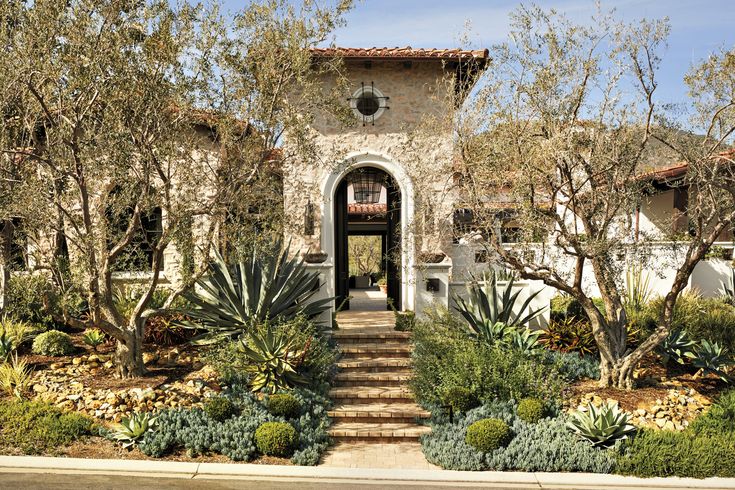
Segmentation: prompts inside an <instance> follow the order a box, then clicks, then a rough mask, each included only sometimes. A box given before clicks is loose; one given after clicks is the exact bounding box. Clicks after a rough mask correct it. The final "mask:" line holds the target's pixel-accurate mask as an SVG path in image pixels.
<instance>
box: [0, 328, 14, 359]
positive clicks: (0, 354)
mask: <svg viewBox="0 0 735 490" xmlns="http://www.w3.org/2000/svg"><path fill="white" fill-rule="evenodd" d="M13 350H15V343H14V342H13V338H12V337H10V336H9V335H7V334H6V333H5V332H0V364H2V363H4V362H5V361H7V360H8V357H10V354H11V353H12V352H13Z"/></svg>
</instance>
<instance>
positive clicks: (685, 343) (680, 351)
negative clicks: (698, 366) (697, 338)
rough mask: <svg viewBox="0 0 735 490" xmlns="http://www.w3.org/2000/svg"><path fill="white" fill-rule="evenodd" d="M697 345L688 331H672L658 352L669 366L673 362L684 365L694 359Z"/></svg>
mask: <svg viewBox="0 0 735 490" xmlns="http://www.w3.org/2000/svg"><path fill="white" fill-rule="evenodd" d="M696 344H697V343H696V342H694V341H693V340H692V339H691V338H689V334H688V333H687V331H686V330H672V331H671V332H669V335H668V336H667V337H666V338H665V339H664V341H663V342H661V344H660V345H659V346H658V349H657V350H658V354H659V355H660V356H661V360H662V361H663V363H664V364H668V363H669V362H671V361H672V360H673V361H675V362H677V363H679V364H684V363H685V362H686V361H687V360H688V359H691V358H692V357H694V346H695V345H696Z"/></svg>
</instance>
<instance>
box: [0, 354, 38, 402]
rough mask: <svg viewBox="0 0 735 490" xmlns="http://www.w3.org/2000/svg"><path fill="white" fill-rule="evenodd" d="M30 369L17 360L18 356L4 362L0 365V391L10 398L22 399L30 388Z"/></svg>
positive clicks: (23, 362)
mask: <svg viewBox="0 0 735 490" xmlns="http://www.w3.org/2000/svg"><path fill="white" fill-rule="evenodd" d="M31 380H32V378H31V368H30V367H28V364H27V363H26V362H25V361H24V360H22V359H20V360H19V359H18V354H17V353H16V354H15V356H10V361H7V360H4V361H3V362H2V363H1V364H0V389H2V390H3V391H4V392H5V393H7V394H8V395H10V396H14V397H16V398H23V394H24V393H25V392H27V391H28V388H30V386H31Z"/></svg>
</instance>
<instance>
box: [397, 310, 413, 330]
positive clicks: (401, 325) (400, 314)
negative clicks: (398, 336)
mask: <svg viewBox="0 0 735 490" xmlns="http://www.w3.org/2000/svg"><path fill="white" fill-rule="evenodd" d="M393 313H394V315H395V317H396V326H395V330H397V331H399V332H411V331H413V327H414V325H416V313H415V312H413V311H397V310H394V311H393Z"/></svg>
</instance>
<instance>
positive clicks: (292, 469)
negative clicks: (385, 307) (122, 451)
mask: <svg viewBox="0 0 735 490" xmlns="http://www.w3.org/2000/svg"><path fill="white" fill-rule="evenodd" d="M29 473H36V474H52V475H70V474H77V475H111V476H115V475H117V476H120V477H121V478H122V477H139V478H169V479H171V478H176V479H186V480H194V481H196V480H216V479H229V480H241V481H250V482H253V481H269V482H309V483H316V482H324V483H328V484H329V485H328V486H332V485H339V484H343V485H348V486H350V485H354V484H356V483H359V484H362V485H379V486H381V487H391V486H396V487H405V486H427V487H428V486H468V487H484V488H575V489H586V488H589V489H598V488H623V489H635V488H661V489H676V488H697V489H735V478H707V479H704V480H696V479H691V478H650V479H643V478H633V477H626V476H618V475H599V474H590V473H516V472H497V471H483V472H474V471H446V470H408V469H361V468H331V467H324V466H275V465H255V464H236V463H233V464H224V463H187V462H175V461H142V460H115V459H76V458H46V457H33V456H0V483H2V481H3V476H9V475H10V474H29ZM80 478H82V479H83V477H80ZM39 481H42V480H39ZM80 481H81V480H80ZM3 486H4V485H2V484H0V487H3Z"/></svg>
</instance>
